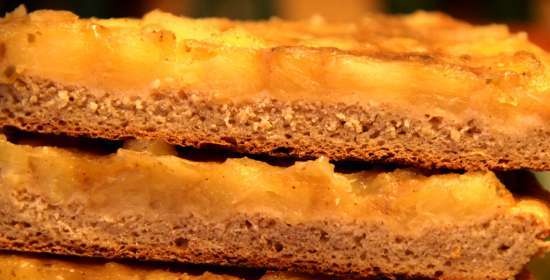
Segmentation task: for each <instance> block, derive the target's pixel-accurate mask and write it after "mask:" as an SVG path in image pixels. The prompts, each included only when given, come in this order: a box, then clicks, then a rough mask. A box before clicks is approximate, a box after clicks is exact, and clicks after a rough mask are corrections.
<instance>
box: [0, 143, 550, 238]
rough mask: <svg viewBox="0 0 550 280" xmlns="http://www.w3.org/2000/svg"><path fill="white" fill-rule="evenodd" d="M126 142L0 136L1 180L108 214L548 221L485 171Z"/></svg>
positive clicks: (400, 226) (401, 222)
mask: <svg viewBox="0 0 550 280" xmlns="http://www.w3.org/2000/svg"><path fill="white" fill-rule="evenodd" d="M125 147H127V148H121V149H119V150H118V151H117V152H116V153H114V154H110V155H93V154H84V153H80V152H78V151H68V150H64V149H62V148H55V147H45V146H27V145H16V144H12V143H10V142H8V141H7V140H5V139H3V140H1V141H0V170H2V172H1V173H0V181H1V182H2V186H3V188H7V189H9V190H13V191H18V190H24V191H30V192H32V193H38V194H41V195H42V196H44V197H45V198H46V199H47V200H48V201H50V203H53V204H56V205H67V204H70V203H72V202H77V203H80V204H84V205H87V208H88V209H94V211H97V212H98V213H102V214H104V215H105V217H106V218H107V219H108V217H110V216H113V215H118V214H121V213H125V214H131V213H140V214H141V215H149V214H150V215H173V214H175V215H186V214H190V213H191V214H193V215H198V216H202V217H204V218H206V219H209V220H212V221H214V220H216V219H225V218H228V217H231V216H232V215H236V214H256V213H263V214H269V215H270V216H271V217H277V218H282V219H284V220H285V221H288V222H289V223H300V222H305V221H312V220H313V221H314V220H326V219H329V220H330V219H337V220H344V221H350V222H351V221H358V222H362V221H378V220H383V221H384V223H385V224H386V225H389V226H392V227H394V228H395V230H397V231H401V230H404V231H407V232H408V231H410V230H413V229H422V228H426V227H437V226H438V225H446V224H456V223H461V222H472V221H474V220H475V219H477V218H483V217H489V216H491V215H494V214H498V213H512V214H513V215H514V214H517V215H533V216H535V217H536V218H537V219H538V220H540V221H541V222H542V223H545V224H547V223H548V222H549V215H548V209H547V208H546V206H545V205H543V204H542V203H540V202H537V201H535V200H531V199H526V200H515V199H514V198H513V196H512V195H511V194H510V193H509V192H508V191H507V190H506V188H504V186H502V184H501V183H500V182H499V180H498V179H497V178H496V177H495V175H494V174H493V173H491V172H469V173H465V174H443V175H431V176H425V175H422V174H419V173H417V172H415V171H412V170H399V169H398V170H395V171H391V172H386V171H361V172H355V173H349V174H343V173H337V172H335V171H334V167H333V165H332V164H330V163H329V162H328V160H327V159H326V158H320V159H318V160H315V161H305V162H296V163H295V164H293V165H291V166H289V167H279V166H272V165H269V164H267V163H263V162H260V161H256V160H252V159H249V158H232V159H227V160H225V161H224V162H208V161H207V162H197V161H190V160H186V159H182V158H179V157H177V156H174V155H170V154H169V151H170V149H167V148H162V147H161V146H160V144H159V143H153V144H150V145H146V144H143V143H128V144H126V145H125ZM136 147H138V150H131V149H133V148H136ZM159 151H160V153H159Z"/></svg>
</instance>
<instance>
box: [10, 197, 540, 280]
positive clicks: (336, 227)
mask: <svg viewBox="0 0 550 280" xmlns="http://www.w3.org/2000/svg"><path fill="white" fill-rule="evenodd" d="M545 234H547V232H545V229H544V227H543V226H542V225H541V224H539V223H538V222H537V220H536V219H534V218H532V216H529V215H525V216H515V215H509V214H499V215H494V216H491V217H487V218H486V219H483V220H482V219H480V220H479V221H478V222H472V223H470V224H463V225H460V224H454V225H448V226H441V227H440V226H438V227H437V228H425V229H415V230H414V231H411V232H403V231H401V232H399V231H396V230H394V229H393V230H392V228H391V227H388V226H387V225H385V224H384V223H383V222H382V221H380V222H365V223H356V222H343V221H335V220H324V221H308V222H306V223H296V224H289V223H287V222H286V221H283V220H280V219H278V218H274V217H271V216H269V215H268V214H266V213H264V214H256V215H235V216H234V217H232V218H229V219H225V220H220V221H213V220H204V219H202V218H200V217H199V216H197V215H187V216H178V215H175V214H160V213H159V214H154V215H153V214H150V213H144V215H131V216H128V215H123V214H116V213H113V215H109V216H100V215H97V214H94V212H93V209H91V208H89V207H86V206H84V205H83V204H76V203H72V204H68V205H62V206H60V205H56V204H55V203H53V202H51V201H46V200H45V199H44V198H42V197H41V196H38V195H36V194H33V193H30V192H29V191H26V190H13V191H4V192H3V193H2V194H0V247H1V248H3V249H7V250H16V251H28V252H46V253H55V254H66V255H79V256H93V257H103V258H131V259H141V260H163V261H178V262H186V263H187V262H189V263H203V264H218V265H239V266H249V267H261V268H267V269H277V270H290V271H300V272H310V273H323V274H332V275H340V276H347V277H354V276H363V277H373V278H374V277H381V276H387V277H394V276H398V275H406V276H409V277H420V278H427V279H510V278H512V277H514V276H515V275H516V274H518V273H519V272H520V271H521V269H522V268H523V267H524V266H525V264H526V263H527V262H528V261H529V260H530V258H531V257H532V256H533V255H535V254H536V253H537V252H538V251H539V250H540V249H541V246H542V245H541V244H542V240H540V239H539V238H543V237H542V236H543V235H545Z"/></svg>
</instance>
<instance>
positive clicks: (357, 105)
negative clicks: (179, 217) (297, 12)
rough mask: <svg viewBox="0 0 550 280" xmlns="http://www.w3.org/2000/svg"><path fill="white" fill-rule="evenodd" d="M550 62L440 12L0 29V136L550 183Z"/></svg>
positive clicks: (503, 35) (519, 39) (15, 24)
mask: <svg viewBox="0 0 550 280" xmlns="http://www.w3.org/2000/svg"><path fill="white" fill-rule="evenodd" d="M549 62H550V60H549V56H548V54H547V53H545V52H544V51H542V50H540V49H539V48H537V47H536V46H534V45H533V44H531V43H530V42H529V41H528V40H527V36H526V35H525V34H524V33H518V34H511V33H510V32H509V31H508V30H507V28H506V27H505V26H500V25H488V26H472V25H469V24H466V23H464V22H460V21H456V20H454V19H451V18H449V17H447V16H444V15H442V14H437V13H423V12H422V13H416V14H413V15H408V16H380V15H379V16H376V15H373V16H368V17H365V18H364V19H362V20H360V21H357V22H349V23H339V24H338V23H327V22H325V21H323V20H322V19H321V18H312V19H311V20H306V21H296V22H289V21H282V20H278V19H273V20H270V21H263V22H262V21H261V22H241V21H230V20H225V19H189V18H180V17H176V16H173V15H170V14H166V13H162V12H159V11H155V12H151V13H149V14H147V15H146V16H145V17H144V18H143V19H110V20H101V19H79V18H78V17H77V16H76V15H74V14H71V13H69V12H60V11H36V12H33V13H30V14H27V13H26V11H25V10H24V9H23V8H20V9H18V10H16V11H14V12H13V13H11V14H9V15H7V16H6V17H5V18H3V19H0V122H1V123H2V124H9V125H13V126H17V127H19V128H21V129H26V130H32V131H41V132H49V133H52V132H53V133H59V132H63V133H67V134H71V135H91V136H95V137H103V138H109V139H119V138H126V137H135V138H140V139H154V140H161V141H165V142H169V143H173V144H177V145H183V146H196V147H199V146H202V145H205V144H215V145H220V146H223V147H227V148H229V149H232V150H235V151H238V152H244V153H248V154H269V155H273V156H289V155H290V156H295V157H301V158H316V157H320V156H326V157H328V158H330V159H334V160H341V159H358V160H366V161H378V162H392V163H400V164H408V165H410V166H417V167H425V168H432V167H444V168H449V169H468V170H473V169H476V170H477V169H519V168H530V169H538V170H544V169H550V141H547V140H548V138H549V135H550V128H549V126H548V124H549V123H550V110H549V109H548V104H549V103H550V82H549V81H550V68H549V67H550V64H549Z"/></svg>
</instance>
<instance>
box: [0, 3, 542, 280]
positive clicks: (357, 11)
mask: <svg viewBox="0 0 550 280" xmlns="http://www.w3.org/2000/svg"><path fill="white" fill-rule="evenodd" d="M20 4H25V6H26V7H27V9H28V10H29V11H33V10H37V9H64V10H71V11H73V12H74V13H76V14H78V15H80V16H82V17H99V18H108V17H123V16H124V17H141V16H142V15H143V14H145V13H146V12H147V11H150V10H152V9H161V10H164V11H167V12H172V13H174V14H177V15H184V16H191V17H211V16H217V17H229V18H234V19H266V18H269V17H272V16H277V17H281V18H285V19H299V18H307V17H310V16H312V15H315V14H318V15H322V16H324V17H325V18H327V19H329V20H335V21H338V20H352V19H356V18H359V17H361V16H362V15H364V14H365V13H369V12H385V13H410V12H413V11H415V10H429V11H433V10H436V11H443V12H445V13H448V14H450V15H452V16H454V17H456V18H460V19H463V20H467V21H469V22H472V23H491V22H498V23H506V24H508V25H510V27H511V28H512V30H514V31H520V30H521V31H527V32H528V33H529V38H530V39H531V41H533V42H535V43H537V44H538V45H540V46H542V47H544V48H546V49H547V50H549V51H550V0H483V1H479V0H462V1H460V0H230V1H220V0H136V1H110V0H82V1H76V0H33V1H17V0H0V14H2V15H3V14H4V13H6V12H9V11H11V10H13V9H15V8H16V7H17V6H18V5H20ZM546 176H547V179H546V180H548V181H550V179H548V178H550V173H549V174H547V175H546ZM531 267H532V268H533V270H535V271H537V279H540V280H544V279H546V280H548V279H550V255H549V256H547V257H546V259H545V260H543V259H539V260H537V261H534V262H533V263H532V264H531Z"/></svg>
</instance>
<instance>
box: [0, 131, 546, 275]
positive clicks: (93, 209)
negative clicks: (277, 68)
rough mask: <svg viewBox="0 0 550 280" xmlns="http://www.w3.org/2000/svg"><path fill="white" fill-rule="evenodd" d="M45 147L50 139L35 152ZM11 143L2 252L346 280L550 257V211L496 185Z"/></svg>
mask: <svg viewBox="0 0 550 280" xmlns="http://www.w3.org/2000/svg"><path fill="white" fill-rule="evenodd" d="M37 139H38V138H37ZM21 143H23V141H20V144H14V143H11V142H8V141H7V140H6V139H2V140H0V170H1V172H0V182H1V184H2V188H1V189H0V205H1V208H0V211H1V212H0V213H1V215H0V247H1V248H4V249H9V250H16V251H32V252H48V253H57V254H70V255H81V256H93V257H103V258H133V259H146V260H167V261H173V260H176V261H180V262H186V263H210V264H222V265H242V266H249V267H260V268H267V269H275V270H291V271H299V272H309V273H324V274H332V275H346V276H381V275H382V276H383V275H385V276H400V275H402V276H409V277H413V276H414V277H417V276H418V277H424V278H426V277H427V278H432V277H433V278H441V277H443V278H444V279H509V278H510V277H513V276H515V275H516V274H517V273H519V272H520V271H521V270H522V269H523V268H524V267H525V264H526V263H527V262H528V261H529V260H530V259H531V258H532V257H533V256H535V255H536V254H538V253H541V252H543V251H544V250H546V249H547V248H548V243H546V242H545V238H547V237H548V236H549V235H550V227H549V222H550V220H549V219H550V218H549V214H548V208H547V207H546V206H545V204H544V203H542V202H539V201H537V200H535V199H515V198H514V197H513V196H512V195H511V194H510V193H509V192H508V191H507V190H506V188H504V186H502V184H501V183H500V182H499V180H498V179H497V178H496V177H495V175H494V174H493V173H491V172H469V173H465V174H440V175H429V176H428V175H422V174H419V173H418V172H415V171H412V170H394V171H373V170H371V171H360V172H351V173H339V172H335V171H334V168H333V166H332V165H331V164H330V163H329V162H328V160H327V159H325V158H320V159H318V160H315V161H305V162H296V163H294V164H293V165H290V166H286V167H281V166H273V165H269V164H267V163H264V162H260V161H256V160H252V159H248V158H231V159H227V160H225V161H222V162H211V161H190V160H187V159H183V158H181V157H177V156H175V155H170V151H171V149H170V148H169V147H164V148H162V145H161V144H159V143H156V144H147V143H127V144H126V145H124V147H126V148H120V149H118V150H117V151H116V152H115V153H111V154H103V155H100V154H93V153H87V152H83V151H79V150H78V149H76V150H75V149H74V148H72V149H70V150H69V149H67V148H59V147H51V146H40V145H39V144H40V142H39V141H36V140H35V142H34V143H33V145H24V144H21Z"/></svg>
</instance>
